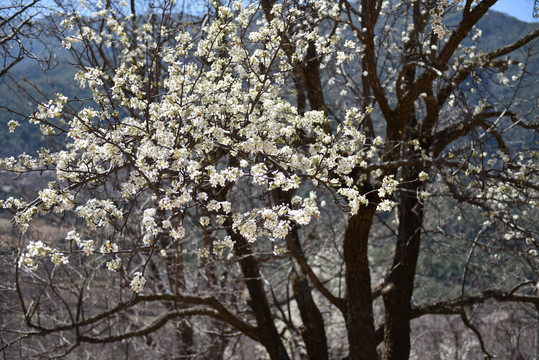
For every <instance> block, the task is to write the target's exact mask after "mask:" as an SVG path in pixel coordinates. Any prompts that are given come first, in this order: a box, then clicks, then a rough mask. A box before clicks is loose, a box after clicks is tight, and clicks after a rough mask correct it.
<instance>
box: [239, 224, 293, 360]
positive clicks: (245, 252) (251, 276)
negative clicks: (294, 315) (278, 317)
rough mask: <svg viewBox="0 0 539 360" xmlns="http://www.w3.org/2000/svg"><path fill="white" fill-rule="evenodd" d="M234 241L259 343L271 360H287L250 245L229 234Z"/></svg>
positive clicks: (242, 239) (240, 237) (240, 238)
mask: <svg viewBox="0 0 539 360" xmlns="http://www.w3.org/2000/svg"><path fill="white" fill-rule="evenodd" d="M229 234H230V236H231V237H232V240H234V242H235V244H234V250H235V252H236V255H238V257H239V258H240V260H239V262H240V266H241V270H242V272H243V276H244V281H245V284H246V285H247V290H248V291H249V296H250V298H251V299H250V301H249V302H248V303H249V306H250V307H251V308H252V309H253V313H254V316H255V318H256V322H257V325H258V330H259V334H260V342H261V343H262V345H264V347H265V348H266V350H267V351H268V354H269V356H270V358H271V359H272V360H288V359H289V357H288V353H287V352H286V349H285V347H284V345H283V343H282V341H281V338H280V336H279V333H278V332H277V328H276V327H275V323H274V322H273V319H274V316H273V315H272V313H271V309H270V307H269V303H268V299H267V296H266V292H265V291H264V285H263V284H262V279H261V276H260V265H259V264H258V261H257V259H256V258H255V257H254V256H253V254H252V249H251V246H250V244H249V243H248V242H247V241H246V240H245V239H244V238H243V236H241V235H239V234H236V233H235V232H233V231H230V232H229Z"/></svg>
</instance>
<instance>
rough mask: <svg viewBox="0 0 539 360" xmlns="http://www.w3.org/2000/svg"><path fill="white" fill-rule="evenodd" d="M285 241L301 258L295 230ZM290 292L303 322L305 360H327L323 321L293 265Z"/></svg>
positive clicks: (305, 283) (304, 279)
mask: <svg viewBox="0 0 539 360" xmlns="http://www.w3.org/2000/svg"><path fill="white" fill-rule="evenodd" d="M287 240H288V247H289V249H290V250H291V251H294V252H298V253H300V254H301V255H302V256H303V254H302V250H301V244H300V242H299V237H298V232H297V229H293V230H292V232H291V234H290V238H289V239H287ZM292 291H293V292H294V299H295V300H296V303H297V305H298V308H299V312H300V315H301V320H302V321H303V326H302V327H301V328H300V330H301V336H302V338H303V341H304V342H305V347H306V348H307V358H308V359H310V360H327V359H328V356H329V355H328V346H327V338H326V330H325V325H324V319H323V317H322V313H321V312H320V309H318V306H316V303H315V302H314V299H313V296H312V294H311V288H310V287H309V281H308V280H307V277H306V276H305V273H304V272H303V270H302V269H301V267H300V266H298V265H297V264H294V273H293V275H292Z"/></svg>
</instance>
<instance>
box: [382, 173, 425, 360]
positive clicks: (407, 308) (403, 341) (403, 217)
mask: <svg viewBox="0 0 539 360" xmlns="http://www.w3.org/2000/svg"><path fill="white" fill-rule="evenodd" d="M406 179H407V180H412V179H417V174H416V173H415V172H414V173H412V174H410V175H409V176H407V177H406ZM420 188H421V184H420V183H419V182H418V181H415V182H409V183H408V184H406V185H404V189H403V191H402V192H401V194H400V202H399V229H398V234H397V246H396V249H395V257H394V260H393V267H392V270H391V273H390V274H389V276H388V280H387V284H386V286H385V287H384V290H383V299H384V305H385V322H384V329H385V332H384V349H385V350H384V360H399V359H403V360H405V359H408V358H409V356H410V315H411V308H412V293H413V290H414V276H415V272H416V266H417V259H418V256H419V247H420V241H421V225H422V221H423V204H422V203H421V202H420V201H419V200H418V196H417V192H418V191H419V190H420Z"/></svg>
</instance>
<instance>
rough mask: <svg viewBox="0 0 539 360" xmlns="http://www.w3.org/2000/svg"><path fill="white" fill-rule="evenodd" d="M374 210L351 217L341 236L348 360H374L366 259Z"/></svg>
mask: <svg viewBox="0 0 539 360" xmlns="http://www.w3.org/2000/svg"><path fill="white" fill-rule="evenodd" d="M375 211H376V206H375V205H374V204H372V203H371V204H369V205H368V206H366V207H361V208H360V209H359V211H358V213H357V214H355V215H353V216H352V217H350V219H349V220H348V225H347V227H346V231H345V233H344V244H343V253H344V262H345V264H346V272H345V279H346V303H347V309H348V312H347V314H348V316H347V321H346V328H347V330H348V344H349V349H350V350H349V359H350V360H376V359H377V354H376V336H375V335H376V333H375V329H374V317H373V311H372V290H371V275H370V270H369V259H368V256H367V255H368V254H367V253H368V251H367V250H368V249H367V247H368V242H369V231H370V228H371V225H372V220H373V216H374V213H375Z"/></svg>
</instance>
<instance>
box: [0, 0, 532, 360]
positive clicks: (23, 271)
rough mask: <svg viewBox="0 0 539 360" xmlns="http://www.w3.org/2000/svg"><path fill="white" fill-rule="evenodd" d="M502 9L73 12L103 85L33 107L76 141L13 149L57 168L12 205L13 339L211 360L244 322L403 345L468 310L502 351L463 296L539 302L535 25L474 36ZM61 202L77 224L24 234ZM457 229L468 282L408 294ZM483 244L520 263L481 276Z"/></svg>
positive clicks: (386, 354)
mask: <svg viewBox="0 0 539 360" xmlns="http://www.w3.org/2000/svg"><path fill="white" fill-rule="evenodd" d="M495 2H496V1H495V0H482V1H471V0H467V1H452V2H450V1H419V0H416V1H407V2H393V1H377V0H362V1H358V2H352V1H340V2H331V1H309V2H305V1H297V2H296V1H289V2H277V1H273V0H261V1H259V2H250V3H247V2H242V1H238V2H231V3H226V4H225V3H223V2H217V1H214V2H212V3H211V4H209V5H207V7H203V6H200V7H195V8H194V10H193V13H194V15H191V16H187V15H182V14H180V7H178V6H177V5H176V4H174V2H172V1H161V2H159V3H157V4H153V3H152V4H151V5H148V6H144V5H140V4H139V5H137V4H135V2H134V1H131V2H130V4H127V3H125V2H119V3H117V4H116V3H114V2H110V1H107V2H103V1H99V2H98V3H97V4H90V2H88V4H86V2H82V4H81V7H80V8H79V11H76V10H74V9H71V10H69V8H68V7H67V6H66V5H63V6H64V7H63V9H64V10H65V11H64V17H63V19H61V22H60V21H57V22H55V32H56V35H57V36H58V38H59V39H60V40H61V41H62V43H63V45H64V47H65V48H66V49H68V50H69V51H70V52H71V54H72V56H73V59H74V63H75V66H76V67H77V70H78V71H77V75H76V81H78V83H79V85H80V86H81V87H84V88H88V89H89V93H91V97H89V98H87V99H70V98H69V97H67V96H65V95H63V94H56V95H55V96H54V97H52V98H50V99H49V98H47V99H46V100H45V101H41V102H40V104H39V105H38V106H37V111H36V112H35V113H33V114H31V115H30V116H28V117H27V118H26V119H25V121H29V122H31V123H35V124H36V125H39V126H40V130H41V132H42V133H43V134H44V135H47V136H59V137H61V138H62V139H64V140H65V141H63V145H62V146H61V147H60V148H59V149H56V148H48V149H45V148H44V149H42V150H41V151H40V153H39V154H37V155H36V156H30V155H26V154H23V155H21V156H19V157H18V158H6V159H2V160H1V162H0V167H1V168H2V169H3V170H5V171H9V172H13V173H16V174H26V173H32V172H39V173H41V174H43V175H44V176H46V177H47V179H48V180H49V182H48V184H47V185H46V186H45V187H43V188H40V189H39V191H38V194H37V196H36V197H35V198H33V199H24V198H17V197H11V198H8V199H5V200H3V201H2V202H1V206H2V207H3V208H4V209H7V210H10V211H12V212H13V213H14V222H15V225H16V227H17V229H18V230H19V231H20V233H21V234H23V235H21V237H22V239H24V241H25V243H24V246H22V247H21V248H20V251H19V252H18V253H17V261H16V264H14V267H15V290H16V294H17V295H18V296H17V298H18V300H19V302H20V305H21V307H22V313H23V317H24V329H23V330H21V331H22V332H21V333H20V335H21V337H22V338H26V337H29V338H30V339H32V338H34V336H48V337H51V338H52V337H56V338H58V339H60V343H59V345H58V347H55V348H54V349H50V350H51V351H53V352H54V354H55V355H57V356H63V355H67V354H69V353H71V352H74V353H76V352H77V351H82V350H81V349H88V347H87V346H86V344H109V343H115V344H123V345H121V346H122V347H121V349H122V350H123V351H124V352H126V354H128V350H127V349H128V348H129V347H130V346H131V348H132V349H134V350H133V351H137V350H138V351H144V354H146V356H150V355H149V354H154V355H153V356H156V355H155V354H159V353H167V352H168V354H169V355H170V356H172V357H174V356H176V357H177V358H181V357H182V356H183V357H185V356H191V357H200V358H208V359H217V358H227V357H231V356H233V355H235V356H240V355H238V354H241V348H242V346H247V345H245V344H246V343H247V342H246V341H247V340H241V339H245V338H249V339H251V340H252V341H253V342H254V343H258V344H259V346H260V348H259V349H258V350H257V351H261V352H262V353H267V355H268V356H269V357H270V358H271V359H289V358H291V357H294V356H296V355H298V354H303V355H305V356H307V357H308V358H310V359H328V358H338V357H344V356H347V357H348V358H349V359H376V358H377V356H378V355H377V353H378V352H380V353H383V358H384V359H407V358H409V356H410V336H411V335H410V334H411V330H410V323H411V321H412V320H413V319H416V318H419V317H421V316H424V315H428V314H456V315H458V316H460V317H461V319H462V321H463V324H464V325H465V326H467V327H468V328H469V329H471V334H474V333H475V334H474V336H476V338H477V339H478V340H477V341H478V347H479V348H480V349H481V351H483V352H484V353H485V354H486V355H487V356H491V352H490V351H489V348H488V344H485V341H484V340H483V338H482V336H481V332H480V331H479V329H478V327H477V326H476V325H474V319H473V318H470V316H469V314H468V312H467V309H468V307H469V306H474V305H477V304H482V303H484V302H486V301H488V300H496V301H501V302H514V303H521V304H529V305H535V306H539V298H536V297H534V296H532V295H531V294H529V293H527V292H526V291H527V289H528V287H526V286H528V285H530V284H531V281H530V280H533V277H534V276H536V275H537V268H536V261H537V260H536V254H537V246H536V243H535V239H537V228H536V227H534V220H533V219H534V218H536V217H537V209H536V205H537V194H538V193H537V191H538V190H539V184H538V182H537V180H538V179H537V171H538V162H537V156H538V153H537V140H536V137H537V128H538V126H537V124H536V123H533V120H530V119H532V115H531V114H533V113H534V111H535V110H536V108H535V107H536V104H534V103H532V104H528V103H526V102H525V101H521V100H520V98H519V97H518V95H519V92H520V91H521V89H522V88H523V86H524V85H525V84H527V83H528V82H529V81H532V80H533V79H532V78H531V76H530V75H529V72H527V67H528V66H529V65H528V63H527V61H528V60H530V59H532V58H531V55H532V52H533V48H532V45H533V41H534V40H535V38H536V37H537V36H538V35H539V30H535V31H533V32H532V33H530V34H524V35H523V36H522V37H521V38H518V39H516V40H515V41H514V42H512V43H510V44H508V45H506V46H504V47H501V48H496V49H486V50H479V49H478V48H477V43H478V41H479V38H480V31H479V30H478V29H477V30H474V27H475V26H476V24H477V23H478V21H479V20H480V19H481V18H483V17H484V16H485V14H486V13H487V11H488V9H489V8H490V7H491V6H492V5H493V4H494V3H495ZM137 6H139V8H137ZM75 9H77V8H75ZM525 50H528V52H529V53H528V56H526V54H524V55H522V51H525ZM517 51H521V52H520V53H519V54H520V55H515V57H514V58H513V59H510V58H509V55H511V54H513V53H515V52H517ZM515 59H518V60H515ZM502 86H504V87H507V88H508V89H509V90H510V93H511V94H512V97H508V98H503V99H495V98H493V97H490V96H489V95H488V94H489V92H491V91H492V89H493V87H502ZM19 121H22V120H19ZM9 126H10V129H11V130H12V131H16V128H17V126H18V121H17V120H13V121H11V122H10V123H9ZM23 176H24V175H23ZM455 204H456V206H455ZM453 207H455V208H456V209H457V210H455V209H453ZM429 213H430V214H433V216H431V215H429ZM55 214H56V215H59V216H62V219H63V220H62V221H63V225H64V228H65V227H69V229H67V230H66V231H65V234H62V236H61V239H53V240H49V241H46V240H45V239H39V238H35V236H33V235H32V233H31V231H28V229H31V224H32V220H33V219H35V218H36V217H41V216H48V217H52V216H54V215H55ZM463 214H467V215H468V216H469V218H468V219H462V222H463V223H467V225H466V226H467V230H468V231H467V232H464V233H463V232H462V231H461V230H459V228H458V226H456V225H454V224H453V223H452V219H457V217H458V216H461V217H462V216H463ZM470 214H471V215H470ZM444 219H445V220H446V222H444V221H443V220H444ZM455 221H456V220H455ZM25 233H27V234H26V235H25ZM449 240H451V241H453V242H454V243H455V244H461V245H462V246H466V249H467V250H468V251H469V252H468V254H467V257H461V259H463V261H462V263H461V264H460V265H461V270H462V286H461V289H460V292H459V293H455V294H453V293H451V294H447V296H443V297H442V298H435V299H433V298H428V297H425V296H423V297H421V302H414V301H413V296H415V295H414V291H417V282H418V280H417V275H418V261H421V259H420V256H421V254H422V243H423V246H426V248H427V249H433V248H436V246H438V247H440V246H443V243H444V241H445V242H448V241H449ZM476 249H482V250H481V251H482V253H481V254H482V255H481V256H480V257H479V256H478V259H481V260H480V261H485V259H491V260H492V259H493V258H492V257H491V256H497V257H498V258H502V259H505V260H506V261H511V262H512V263H513V264H518V266H517V268H518V271H515V273H514V274H513V276H512V277H510V278H504V279H503V281H501V280H500V279H497V280H496V281H497V282H496V283H494V284H490V283H485V284H483V283H480V282H473V281H472V280H470V278H473V279H480V278H481V277H482V276H485V274H489V276H490V275H492V272H491V271H489V270H488V269H486V270H484V272H482V271H481V270H474V269H473V260H474V258H475V257H476V255H475V253H474V252H479V250H476ZM498 280H499V281H498ZM491 285H493V286H495V287H494V288H493V286H491ZM529 288H530V289H531V287H529ZM171 334H172V335H171ZM140 337H145V338H146V341H145V342H144V344H143V343H142V342H137V341H136V339H138V338H140ZM238 339H240V340H241V341H240V342H239V343H238ZM20 341H23V340H21V338H19V337H12V338H9V339H6V340H5V342H6V344H7V345H6V346H7V349H9V347H10V346H13V344H16V343H18V342H20ZM238 344H240V345H238ZM143 345H145V346H146V347H145V348H144V349H143V350H142V347H143ZM41 346H43V345H41ZM36 348H37V347H36ZM252 349H255V347H252ZM28 351H31V350H28ZM36 351H38V350H36ZM85 351H86V350H85ZM252 351H255V350H252ZM140 354H142V353H139V355H140ZM126 356H127V355H126Z"/></svg>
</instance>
